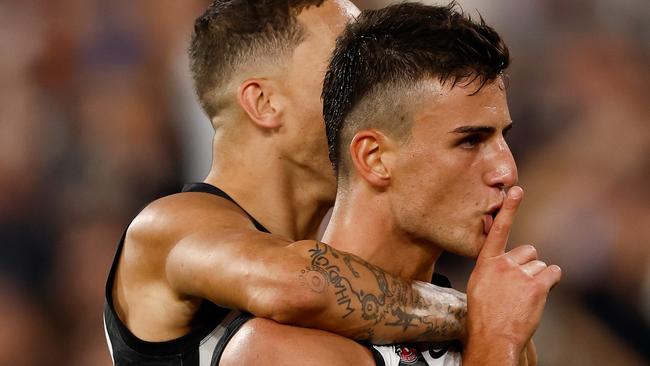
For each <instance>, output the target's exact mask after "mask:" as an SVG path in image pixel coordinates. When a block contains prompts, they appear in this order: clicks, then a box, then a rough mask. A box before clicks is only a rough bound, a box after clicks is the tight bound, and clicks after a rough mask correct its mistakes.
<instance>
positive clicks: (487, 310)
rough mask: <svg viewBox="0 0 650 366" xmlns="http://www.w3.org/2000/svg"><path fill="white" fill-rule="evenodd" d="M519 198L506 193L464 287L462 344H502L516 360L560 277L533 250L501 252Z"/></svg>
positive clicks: (516, 192)
mask: <svg viewBox="0 0 650 366" xmlns="http://www.w3.org/2000/svg"><path fill="white" fill-rule="evenodd" d="M522 197H523V190H522V189H521V188H520V187H513V188H511V189H510V190H509V191H508V194H507V196H506V198H505V200H504V202H503V206H502V207H501V210H500V211H499V213H498V215H497V216H496V218H495V220H494V223H493V225H492V228H491V229H490V232H489V233H488V235H487V238H486V239H485V244H484V245H483V248H482V249H481V252H480V253H479V255H478V258H477V261H476V266H475V267H474V270H473V271H472V274H471V276H470V279H469V282H468V284H467V302H468V305H467V307H468V322H467V332H468V336H469V341H468V343H469V344H471V343H475V344H476V343H477V342H478V343H480V342H483V341H484V340H485V342H487V340H495V339H499V340H504V341H505V342H507V343H508V344H509V346H511V348H509V351H510V352H514V354H515V355H517V357H518V356H519V355H520V354H521V352H522V351H523V349H524V346H525V345H526V343H527V342H528V340H529V339H530V338H531V337H532V335H533V333H534V332H535V330H536V329H537V326H538V324H539V321H540V319H541V316H542V312H543V310H544V305H545V304H546V298H547V296H548V293H549V291H550V289H551V288H552V287H553V286H554V285H555V284H557V283H558V282H559V281H560V277H561V270H560V267H558V266H555V265H552V266H547V265H546V264H545V263H544V262H542V261H539V260H537V251H536V250H535V248H534V247H533V246H530V245H527V246H521V247H517V248H515V249H513V250H511V251H510V252H508V253H506V252H505V247H506V242H507V241H508V236H509V234H510V228H511V226H512V221H513V219H514V216H515V213H516V211H517V208H518V207H519V204H520V202H521V199H522ZM473 340H474V342H473ZM504 346H505V344H504Z"/></svg>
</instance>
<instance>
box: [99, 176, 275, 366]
mask: <svg viewBox="0 0 650 366" xmlns="http://www.w3.org/2000/svg"><path fill="white" fill-rule="evenodd" d="M183 192H203V193H209V194H214V195H216V196H219V197H222V198H224V199H226V200H228V201H231V202H233V203H234V204H236V205H237V206H238V207H239V208H241V209H242V211H244V213H246V215H248V217H249V218H250V220H251V222H252V223H253V225H255V227H256V228H257V230H259V231H262V232H266V233H268V232H269V231H268V230H267V229H266V228H264V226H262V225H261V224H260V223H259V222H257V220H255V219H254V218H253V217H252V216H251V215H249V214H248V213H247V212H246V210H244V209H243V208H242V207H241V206H239V205H238V204H237V202H235V201H234V200H233V199H232V198H231V197H230V196H228V195H227V194H226V193H225V192H223V191H222V190H220V189H219V188H217V187H214V186H212V185H209V184H206V183H192V184H188V185H186V186H185V187H184V188H183ZM125 236H126V230H125V232H124V234H123V235H122V239H121V240H120V242H119V245H118V247H117V253H116V254H115V259H114V260H113V265H112V266H111V270H110V273H109V276H108V280H107V282H106V295H105V296H106V301H105V304H104V331H105V335H106V341H107V343H108V348H109V351H110V353H111V358H112V360H113V364H114V365H115V366H131V365H141V366H153V365H155V366H212V365H217V364H218V363H219V359H220V357H221V354H222V353H223V349H224V348H225V347H226V344H227V343H228V341H229V340H230V338H231V337H232V335H233V334H235V332H236V331H237V329H239V328H240V327H241V326H242V325H243V324H244V323H245V322H246V321H247V320H248V319H250V318H251V317H252V316H251V315H250V314H246V313H242V312H239V311H235V310H230V309H225V308H222V307H219V306H217V305H215V304H213V303H211V302H210V301H208V300H204V301H203V304H202V305H201V307H200V308H199V310H198V312H197V313H196V316H195V318H194V323H195V325H194V327H193V328H192V330H191V331H190V332H189V333H188V334H186V335H184V336H182V337H180V338H177V339H173V340H170V341H165V342H147V341H144V340H141V339H139V338H138V337H136V336H135V335H134V334H133V333H131V331H130V330H129V329H128V328H127V327H126V325H124V323H122V321H121V320H120V318H119V317H118V316H117V313H116V312H115V308H114V306H113V282H114V279H115V271H116V268H117V263H118V261H119V258H120V253H121V252H122V248H123V247H124V238H125Z"/></svg>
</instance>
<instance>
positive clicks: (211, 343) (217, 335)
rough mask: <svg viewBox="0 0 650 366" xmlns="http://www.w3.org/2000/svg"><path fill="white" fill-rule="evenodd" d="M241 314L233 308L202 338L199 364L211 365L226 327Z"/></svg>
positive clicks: (202, 365) (203, 365)
mask: <svg viewBox="0 0 650 366" xmlns="http://www.w3.org/2000/svg"><path fill="white" fill-rule="evenodd" d="M239 315H241V313H240V312H239V311H236V310H233V311H231V312H229V313H228V315H226V317H225V318H223V320H222V321H221V323H219V325H217V327H216V328H214V330H213V331H212V333H210V334H208V335H207V336H205V338H203V339H202V340H201V343H200V344H199V366H211V365H210V363H211V362H212V355H213V354H214V349H215V348H216V347H217V343H219V340H220V339H221V337H223V334H224V333H225V332H226V327H227V326H228V324H230V322H231V321H232V320H233V319H235V318H236V317H238V316H239Z"/></svg>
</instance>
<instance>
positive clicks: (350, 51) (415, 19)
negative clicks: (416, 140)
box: [322, 2, 510, 174]
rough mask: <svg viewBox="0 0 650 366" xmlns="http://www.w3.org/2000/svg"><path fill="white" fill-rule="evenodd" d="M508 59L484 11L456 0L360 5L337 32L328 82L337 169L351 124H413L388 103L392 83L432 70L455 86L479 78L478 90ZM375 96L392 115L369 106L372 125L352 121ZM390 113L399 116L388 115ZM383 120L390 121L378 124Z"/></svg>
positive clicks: (411, 82)
mask: <svg viewBox="0 0 650 366" xmlns="http://www.w3.org/2000/svg"><path fill="white" fill-rule="evenodd" d="M509 63H510V56H509V52H508V48H507V46H506V45H505V43H504V42H503V40H502V39H501V37H500V36H499V35H498V34H497V33H496V31H494V29H492V28H491V27H489V26H488V25H486V24H485V21H484V20H483V18H482V17H480V20H479V21H478V22H476V21H474V20H472V19H471V17H469V16H468V15H466V14H464V13H463V12H462V10H461V9H460V8H459V6H458V5H457V4H456V3H455V2H452V3H450V4H449V5H447V6H429V5H423V4H419V3H401V4H397V5H392V6H389V7H386V8H383V9H379V10H366V11H364V12H362V13H361V15H360V16H359V17H358V18H357V20H356V21H355V22H353V23H351V24H350V25H348V27H347V28H346V30H345V31H344V33H343V34H342V35H341V36H340V37H339V39H338V40H337V43H336V49H335V51H334V54H333V56H332V59H331V61H330V64H329V67H328V70H327V74H326V76H325V82H324V86H323V94H322V97H323V114H324V117H325V127H326V132H327V140H328V145H329V157H330V160H331V161H332V165H333V167H334V171H335V172H336V173H337V174H338V173H339V170H340V169H339V168H340V166H341V165H344V164H342V162H343V161H345V157H341V149H342V148H343V146H344V144H348V143H349V141H348V140H350V139H352V137H353V133H352V132H356V131H348V130H350V129H353V128H357V129H358V128H365V127H379V128H381V127H388V130H391V129H393V130H396V129H400V128H402V129H404V126H405V125H407V129H408V131H410V124H409V123H408V121H405V118H404V115H402V116H401V117H400V116H398V115H391V113H392V112H393V111H394V110H399V106H397V105H390V103H392V100H394V99H396V98H397V97H398V96H397V95H392V98H388V97H391V91H393V94H396V93H401V92H403V90H402V89H403V87H404V86H406V87H412V86H415V85H416V84H417V83H418V82H420V81H422V80H424V79H427V78H433V79H438V80H439V81H440V82H441V83H442V84H443V85H444V84H445V83H451V84H452V87H453V86H455V85H457V84H458V83H463V85H469V84H472V83H473V82H474V81H476V80H479V81H480V84H479V85H480V86H479V88H478V89H477V90H475V92H478V91H479V90H480V88H481V87H483V85H485V83H487V82H489V81H491V80H494V79H496V78H497V76H498V75H499V74H500V73H502V71H503V70H505V69H506V68H507V67H508V65H509ZM387 96H388V97H387ZM373 98H374V99H376V104H375V106H381V105H383V104H389V107H388V109H387V110H386V111H387V113H386V114H388V116H386V115H384V114H383V113H378V112H377V110H376V109H373V108H365V114H373V115H372V116H371V117H372V118H370V119H368V118H365V117H362V118H363V119H365V120H366V121H369V122H368V123H372V124H375V125H370V126H366V125H365V124H361V125H360V124H359V123H358V122H350V121H347V119H349V118H350V114H351V113H352V112H353V111H355V108H357V107H359V108H360V106H359V105H360V104H364V103H366V104H367V102H368V100H369V99H373ZM390 108H392V109H390ZM378 114H382V115H381V116H379V115H378ZM391 118H393V119H394V120H393V121H388V119H391ZM378 120H384V121H386V122H385V123H388V124H389V125H388V126H384V125H380V126H377V125H376V124H377V123H381V122H380V121H379V122H378ZM366 124H367V123H366ZM351 125H353V126H351ZM388 132H391V131H388ZM393 132H395V131H393ZM397 132H399V131H397Z"/></svg>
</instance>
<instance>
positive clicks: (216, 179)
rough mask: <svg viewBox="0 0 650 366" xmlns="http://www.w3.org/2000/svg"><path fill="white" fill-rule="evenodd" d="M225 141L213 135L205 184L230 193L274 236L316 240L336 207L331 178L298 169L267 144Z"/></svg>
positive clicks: (219, 135)
mask: <svg viewBox="0 0 650 366" xmlns="http://www.w3.org/2000/svg"><path fill="white" fill-rule="evenodd" d="M226 140H227V139H226V138H224V137H223V136H222V134H220V133H217V134H215V140H214V147H213V160H212V167H211V169H210V173H209V174H208V176H207V178H206V179H205V182H206V183H209V184H212V185H214V186H217V187H219V188H220V189H222V190H224V191H225V192H226V193H228V195H230V196H231V197H232V198H233V199H234V200H235V201H237V203H238V204H239V205H241V206H242V207H243V208H244V209H245V210H246V211H247V212H248V213H249V214H250V215H251V216H253V217H254V218H255V219H256V220H257V221H259V222H260V223H261V224H262V225H264V227H266V228H267V229H268V230H269V231H270V232H272V233H273V234H277V235H281V236H284V237H286V238H288V239H291V240H303V239H314V238H315V237H316V234H317V231H318V227H319V225H320V223H321V221H322V219H323V217H324V216H325V214H326V213H327V210H328V209H329V208H330V207H331V206H332V201H333V196H334V194H333V193H332V192H333V191H334V188H333V187H334V184H333V182H332V180H333V179H331V180H327V179H323V178H322V177H315V176H314V174H313V173H309V172H308V171H306V170H304V169H300V168H297V167H295V166H294V165H292V164H290V163H288V162H287V160H286V159H283V158H282V156H281V155H280V154H279V153H277V152H276V151H274V150H273V149H272V147H269V146H267V145H264V144H256V143H254V142H252V141H247V142H245V143H237V142H232V141H226Z"/></svg>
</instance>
